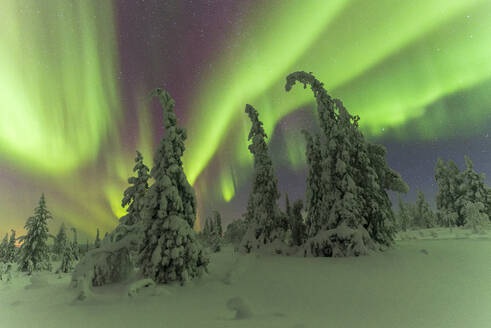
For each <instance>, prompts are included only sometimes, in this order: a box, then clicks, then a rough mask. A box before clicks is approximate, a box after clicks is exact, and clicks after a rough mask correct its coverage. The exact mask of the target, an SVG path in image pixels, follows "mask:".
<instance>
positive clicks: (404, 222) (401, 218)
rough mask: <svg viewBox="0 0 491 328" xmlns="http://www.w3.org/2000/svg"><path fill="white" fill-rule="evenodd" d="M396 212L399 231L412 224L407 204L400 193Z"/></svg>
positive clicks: (406, 228)
mask: <svg viewBox="0 0 491 328" xmlns="http://www.w3.org/2000/svg"><path fill="white" fill-rule="evenodd" d="M397 206H398V212H397V221H398V225H399V229H400V230H401V231H407V230H408V229H409V227H411V226H412V225H413V223H412V219H413V218H412V216H411V213H409V210H408V208H407V205H406V204H405V203H404V202H403V201H402V199H401V195H400V194H399V195H398V204H397Z"/></svg>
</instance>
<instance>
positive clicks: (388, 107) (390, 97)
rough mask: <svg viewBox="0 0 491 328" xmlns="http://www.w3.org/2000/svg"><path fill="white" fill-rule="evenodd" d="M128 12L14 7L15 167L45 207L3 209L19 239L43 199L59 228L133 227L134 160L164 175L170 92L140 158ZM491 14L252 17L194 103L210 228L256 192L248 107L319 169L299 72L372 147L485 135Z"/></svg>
mask: <svg viewBox="0 0 491 328" xmlns="http://www.w3.org/2000/svg"><path fill="white" fill-rule="evenodd" d="M113 4H114V3H112V2H110V1H97V2H96V1H78V2H68V1H63V0H51V1H49V2H42V3H41V2H38V1H26V0H19V1H17V0H6V1H3V2H2V9H1V11H0V29H1V30H2V31H3V32H4V33H1V34H0V85H1V86H2V87H1V88H0V107H1V110H0V145H1V147H0V160H2V162H5V163H2V164H8V167H9V168H15V170H14V169H12V172H13V173H12V174H13V175H15V174H17V175H19V176H20V178H19V180H20V181H23V183H24V184H25V185H24V186H21V187H20V188H21V191H19V192H21V193H24V194H26V195H27V196H26V202H29V204H32V206H31V207H28V208H23V209H22V210H21V211H20V212H19V210H18V208H17V207H16V204H12V202H10V201H9V200H10V199H11V197H10V196H9V194H8V189H5V190H4V189H0V207H1V208H2V210H3V212H2V217H3V216H5V218H6V219H5V221H2V223H4V222H5V224H6V225H7V226H8V227H9V228H10V227H12V228H15V229H17V230H18V232H19V234H20V233H22V231H23V229H22V225H23V224H22V225H21V224H20V223H19V216H22V217H25V218H27V217H28V216H29V215H31V212H32V209H33V208H34V206H35V205H36V204H37V200H38V197H39V195H33V194H32V193H30V192H31V191H30V189H31V188H33V186H34V187H35V189H41V188H43V189H44V190H45V191H46V193H47V201H48V206H50V207H51V208H52V210H53V214H54V215H55V218H57V220H58V223H59V221H60V220H63V221H65V222H67V223H69V224H70V225H72V226H74V227H76V228H77V229H79V231H81V232H82V233H85V234H86V235H89V236H94V235H95V228H96V227H99V228H101V230H102V231H108V230H110V229H112V228H113V227H114V226H115V225H116V223H117V221H116V218H118V217H120V216H121V215H123V214H124V213H125V209H123V208H121V205H120V204H121V198H122V193H123V191H124V189H125V188H126V187H127V186H128V184H127V179H128V177H129V176H131V175H132V174H133V172H132V168H133V165H134V162H133V159H134V157H135V152H134V150H136V149H138V150H140V151H141V152H142V154H143V156H144V161H145V164H146V165H147V166H149V167H151V166H152V164H153V153H154V146H155V145H154V136H155V132H156V131H153V129H152V122H153V119H154V118H153V116H152V112H151V110H150V106H149V104H148V103H147V102H146V100H145V99H146V97H147V95H148V91H149V90H150V89H151V88H153V87H155V86H145V85H141V86H140V89H139V90H134V93H135V94H136V95H138V96H139V97H140V98H139V100H137V101H136V103H134V104H126V106H127V107H128V109H126V110H130V109H131V110H134V109H137V111H136V112H137V114H136V115H137V116H136V118H137V120H138V124H137V126H138V133H137V135H136V136H135V143H134V145H131V146H130V147H128V145H122V144H121V143H122V141H121V140H122V139H123V138H121V137H122V133H124V128H125V122H124V117H125V115H124V110H123V109H122V108H123V107H122V106H121V104H120V93H121V92H122V91H121V86H120V85H119V84H118V79H117V74H116V72H118V71H119V58H118V54H117V39H116V22H115V18H114V15H115V12H114V8H113ZM490 12H491V2H490V1H486V0H467V1H462V0H430V1H429V0H426V1H423V0H417V1H397V2H396V3H395V2H394V1H393V0H379V1H364V0H342V1H339V0H338V1H325V0H312V1H302V0H291V1H283V0H273V1H268V2H261V3H259V4H258V5H256V6H255V7H251V8H250V12H249V13H247V14H248V15H246V17H245V19H244V20H243V21H241V22H237V24H236V26H235V30H233V31H229V32H228V34H227V35H226V36H225V38H226V39H225V41H224V43H223V47H222V49H221V51H217V53H219V55H216V57H214V58H212V59H211V65H210V68H209V71H205V72H203V74H201V77H202V79H201V80H200V81H198V87H197V88H196V90H195V94H194V95H190V96H191V106H190V108H189V109H188V111H189V112H188V113H186V117H187V119H186V120H185V121H186V122H187V126H186V128H187V130H188V139H187V144H186V152H185V153H184V158H183V162H184V168H185V172H186V174H187V176H188V179H189V181H190V182H191V183H192V184H193V185H194V187H195V189H196V193H197V198H198V200H199V204H198V205H199V206H200V209H198V216H201V213H203V205H202V204H203V202H206V204H207V206H209V207H210V206H217V205H218V204H219V203H221V202H222V203H223V202H230V201H231V200H232V199H233V198H234V196H235V193H236V192H237V189H238V188H242V187H243V186H245V185H247V184H248V183H249V180H250V179H249V177H250V174H251V172H252V170H251V163H252V157H251V155H250V153H249V151H248V148H247V146H248V141H247V135H248V133H249V129H250V122H249V120H248V118H247V115H245V113H244V107H245V104H246V103H250V104H252V105H254V107H255V108H257V109H258V111H259V113H260V118H261V120H262V121H263V122H264V126H265V130H266V133H267V134H268V136H269V137H270V138H269V140H271V138H273V136H275V137H277V136H280V137H279V138H280V139H279V140H275V143H276V144H278V145H279V147H278V148H277V149H275V150H274V151H275V154H273V155H275V156H273V157H274V158H276V159H278V161H279V163H281V165H288V166H289V167H290V168H292V169H294V170H303V169H304V167H305V154H304V151H305V143H304V140H303V137H302V135H301V133H300V129H301V128H305V126H304V124H303V123H302V122H294V124H291V125H290V124H288V128H287V129H286V128H283V127H282V125H281V124H279V123H281V122H282V120H284V119H287V118H288V117H289V115H292V114H294V112H295V111H296V110H297V109H299V108H302V109H304V110H306V112H307V113H310V114H309V115H310V116H309V118H313V119H316V114H315V110H314V109H315V103H314V98H313V97H312V96H311V93H309V92H305V90H302V89H301V88H294V89H293V90H292V91H291V92H289V93H286V92H285V91H284V79H285V76H286V75H287V74H288V73H290V72H292V71H296V70H305V71H312V72H314V74H315V75H316V77H318V78H319V79H320V80H321V81H323V82H325V84H326V88H327V90H329V92H330V93H332V94H333V95H334V96H336V97H339V98H341V99H342V100H343V102H344V103H345V105H346V107H347V108H348V109H349V110H350V111H351V112H352V113H354V114H359V115H360V116H361V121H360V123H361V127H362V129H363V130H364V133H366V134H367V136H368V137H369V138H373V139H376V138H384V137H385V138H387V137H388V136H389V137H390V138H395V139H398V140H410V139H414V138H419V139H421V140H429V139H439V138H440V139H441V138H447V137H451V136H455V135H475V133H479V131H480V130H479V127H482V124H485V123H486V120H485V118H486V117H488V116H486V115H489V105H490V104H491V99H490V95H489V88H490V86H491V61H490V60H489V58H491V20H490V19H489V13H490ZM61 13H62V14H61ZM149 24H150V23H149ZM150 50H151V49H150ZM150 50H149V51H150ZM150 53H152V54H154V55H153V56H150V57H151V58H149V62H151V63H155V64H156V65H157V64H158V65H162V64H165V63H161V58H160V57H159V58H157V57H158V56H157V53H158V51H153V52H152V51H150ZM147 87H148V89H147ZM136 98H138V97H136ZM449 102H451V103H452V104H453V105H452V106H449V104H448V103H449ZM455 104H457V105H458V106H455ZM180 105H181V104H179V103H177V104H176V107H177V108H179V106H180ZM455 108H457V109H455ZM460 108H466V111H465V112H464V111H462V110H460ZM297 112H298V111H297ZM297 112H295V113H297ZM179 119H181V118H179ZM182 119H183V121H184V118H182ZM450 125H452V126H455V127H456V128H455V129H452V130H449V129H448V128H447V127H448V126H450ZM476 127H477V128H476ZM133 147H134V148H135V149H133ZM128 148H130V149H128ZM19 172H21V173H22V174H24V176H22V175H20V174H21V173H19ZM22 179H24V180H22ZM46 186H49V187H48V188H47V187H46ZM46 189H49V190H46ZM206 209H207V210H208V209H209V208H206ZM14 218H17V219H14ZM2 220H3V219H2ZM199 220H200V218H198V222H199ZM0 228H2V229H4V231H5V230H6V229H7V228H4V227H3V226H2V227H0ZM82 238H83V237H82Z"/></svg>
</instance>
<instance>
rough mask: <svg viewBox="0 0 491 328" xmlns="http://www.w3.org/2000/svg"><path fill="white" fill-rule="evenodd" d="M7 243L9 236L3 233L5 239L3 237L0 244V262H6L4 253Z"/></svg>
mask: <svg viewBox="0 0 491 328" xmlns="http://www.w3.org/2000/svg"><path fill="white" fill-rule="evenodd" d="M8 243H9V234H8V232H6V233H5V237H3V240H2V243H1V244H0V262H7V261H6V260H5V253H6V252H7V246H8Z"/></svg>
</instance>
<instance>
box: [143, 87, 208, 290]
mask: <svg viewBox="0 0 491 328" xmlns="http://www.w3.org/2000/svg"><path fill="white" fill-rule="evenodd" d="M152 96H156V97H158V99H159V102H160V104H161V105H162V108H163V121H164V129H165V134H164V136H163V138H162V140H161V142H160V145H159V147H158V149H157V152H156V153H155V156H154V165H153V168H152V170H151V172H150V174H151V176H152V178H153V179H154V181H155V182H154V183H153V184H152V186H150V188H149V189H148V191H147V193H146V196H145V204H144V210H143V215H142V220H143V224H144V231H145V232H144V240H143V242H142V246H141V249H140V257H139V264H140V268H141V270H142V273H143V275H144V276H145V277H146V278H151V279H153V280H154V281H155V282H157V283H168V282H172V281H179V282H181V283H184V282H185V281H187V280H190V279H193V278H196V277H199V276H201V274H202V273H203V272H204V271H207V265H208V262H209V259H208V258H207V256H206V255H205V254H204V252H203V250H202V248H201V245H200V244H199V243H198V242H197V239H196V233H195V231H194V230H193V226H194V223H195V220H196V198H195V194H194V190H193V188H192V187H191V185H190V184H189V182H188V181H187V178H186V175H185V174H184V171H183V168H182V161H181V157H182V155H183V153H184V149H185V147H184V141H185V139H186V131H185V129H184V128H181V127H178V126H177V118H176V115H175V114H174V100H173V99H172V98H171V96H170V95H169V93H167V92H166V91H165V90H162V89H156V90H155V91H153V92H152Z"/></svg>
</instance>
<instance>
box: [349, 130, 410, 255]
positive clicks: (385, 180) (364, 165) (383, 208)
mask: <svg viewBox="0 0 491 328" xmlns="http://www.w3.org/2000/svg"><path fill="white" fill-rule="evenodd" d="M356 132H357V136H358V138H359V139H360V141H359V142H362V141H361V139H363V136H362V135H361V132H359V131H358V130H357V131H356ZM366 144H367V148H366V150H365V148H364V147H360V148H363V151H361V150H359V151H357V153H356V152H355V154H354V155H353V157H355V158H357V160H356V161H355V166H356V167H357V168H358V171H359V172H361V174H359V175H358V174H357V175H356V176H357V177H358V179H357V182H358V183H359V184H360V186H361V190H362V195H363V196H362V198H363V199H364V200H365V210H364V213H366V220H367V225H366V226H365V228H366V229H367V230H368V233H369V234H370V236H371V237H372V238H373V240H375V242H377V243H378V244H379V245H382V246H384V247H387V246H390V245H391V244H392V243H393V241H394V239H393V237H394V234H395V232H396V222H395V214H394V212H393V211H392V202H391V201H390V199H389V195H388V194H387V190H392V191H395V192H398V193H407V192H408V191H409V186H408V185H407V184H406V182H404V180H403V179H402V178H401V176H400V175H399V173H397V172H395V171H394V170H392V169H391V168H390V167H389V166H388V165H387V161H386V159H385V155H386V153H387V150H386V149H385V147H383V146H382V145H376V144H372V143H369V142H366ZM367 152H368V153H367ZM365 155H367V156H368V159H369V160H368V161H366V160H364V158H365ZM369 167H373V171H372V170H370V169H369ZM372 178H373V179H374V180H372ZM373 181H375V183H373Z"/></svg>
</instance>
